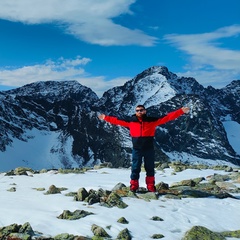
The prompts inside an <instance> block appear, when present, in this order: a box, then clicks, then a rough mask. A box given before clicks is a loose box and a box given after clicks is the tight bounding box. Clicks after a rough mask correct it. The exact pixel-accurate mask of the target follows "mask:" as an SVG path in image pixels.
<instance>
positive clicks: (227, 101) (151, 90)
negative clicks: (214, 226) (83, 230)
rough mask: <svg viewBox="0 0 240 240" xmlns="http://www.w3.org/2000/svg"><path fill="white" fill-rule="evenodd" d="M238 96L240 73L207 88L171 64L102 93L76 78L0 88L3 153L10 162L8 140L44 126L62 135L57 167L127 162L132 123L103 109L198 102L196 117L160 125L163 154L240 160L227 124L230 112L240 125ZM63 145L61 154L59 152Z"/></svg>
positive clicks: (127, 111)
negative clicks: (118, 121)
mask: <svg viewBox="0 0 240 240" xmlns="http://www.w3.org/2000/svg"><path fill="white" fill-rule="evenodd" d="M239 95H240V81H239V80H234V81H232V82H231V83H230V84H228V85H227V86H226V87H224V88H222V89H215V88H213V87H207V88H204V87H203V86H202V85H201V84H199V83H198V82H197V80H196V79H194V78H189V77H188V78H185V77H178V76H177V75H176V74H174V73H171V72H170V71H169V70H168V69H167V67H164V66H153V67H151V68H148V69H146V70H144V71H143V72H142V73H140V74H138V75H137V76H136V77H134V78H133V79H131V80H129V81H127V82H126V83H125V84H124V85H123V86H118V87H114V88H112V89H109V90H108V91H106V92H105V93H104V94H103V96H102V97H101V98H99V97H98V96H97V95H96V93H94V92H93V91H92V90H91V89H90V88H88V87H85V86H83V85H81V84H80V83H78V82H77V81H74V80H73V81H61V82H60V81H59V82H56V81H45V82H44V81H41V82H36V83H31V84H27V85H24V86H23V87H20V88H17V89H13V90H8V91H4V92H0V100H1V104H0V131H1V135H0V137H1V144H0V158H1V159H4V161H9V160H7V159H6V152H8V154H7V158H8V159H9V158H11V154H9V151H10V150H9V147H11V150H13V151H15V150H16V148H15V147H14V144H15V140H16V139H18V140H20V141H25V142H31V139H33V138H35V137H37V136H34V135H31V137H30V138H28V137H27V134H26V132H27V131H31V130H33V129H37V130H38V131H39V133H40V132H43V131H45V132H47V134H49V135H51V134H55V135H56V136H55V138H54V139H55V140H54V141H55V142H54V143H53V142H52V143H49V146H48V149H47V150H46V151H47V152H48V154H46V158H49V159H53V160H51V161H50V160H49V162H51V164H52V166H53V167H54V165H56V166H61V167H68V168H71V167H79V166H80V167H81V166H83V165H89V166H92V165H94V164H97V163H100V162H111V163H112V165H113V166H117V167H118V166H122V167H127V166H129V164H130V161H131V156H130V155H131V154H130V153H131V139H130V137H129V134H128V130H127V129H124V128H121V127H118V126H111V125H109V124H107V123H105V122H101V121H100V120H99V119H98V118H97V115H98V114H99V113H100V112H101V113H105V114H110V115H115V116H117V117H121V116H123V115H124V116H125V115H131V114H133V113H134V108H135V106H136V105H137V104H144V105H145V106H146V108H147V109H148V113H149V115H156V116H162V115H165V114H167V113H168V112H170V111H173V110H175V109H177V108H180V107H181V106H183V105H186V104H188V103H189V101H192V102H193V103H194V111H193V114H192V118H191V117H189V115H184V116H183V117H180V118H179V119H177V120H175V121H173V122H170V123H168V124H166V125H163V126H160V127H158V129H157V131H156V152H157V153H156V155H157V157H156V158H157V159H159V160H160V161H163V159H164V161H169V160H172V159H171V158H172V157H171V155H172V154H171V153H173V152H175V153H176V155H177V156H178V157H179V159H182V160H183V161H186V157H184V156H186V154H187V155H188V157H187V158H188V159H187V161H189V158H191V156H193V157H192V158H194V157H196V158H198V159H203V160H204V159H205V160H207V159H212V160H223V161H226V162H230V163H234V164H237V165H239V164H240V156H239V154H238V153H237V152H236V151H235V150H234V149H233V147H232V146H231V144H230V143H229V140H228V136H227V133H226V131H225V129H224V125H223V123H224V121H226V120H227V119H228V120H229V119H230V120H231V121H234V122H236V123H238V124H240V117H239V115H240V114H239V110H240V100H239ZM194 114H195V115H194ZM113 139H114V141H113ZM51 141H53V140H51ZM64 141H65V142H64ZM66 142H67V144H68V146H67V145H66ZM51 144H52V145H51ZM50 145H51V146H50ZM26 146H27V145H26ZM53 146H54V147H53ZM60 146H61V147H60ZM39 148H40V149H41V147H39ZM14 149H15V150H14ZM18 151H20V150H18ZM56 152H58V156H57V157H53V155H54V153H56ZM21 154H22V153H21ZM22 156H23V157H24V158H27V157H25V155H23V154H22ZM190 160H191V159H190ZM14 161H15V162H16V163H15V164H17V162H18V161H17V160H14ZM47 161H48V160H47ZM54 161H55V162H56V164H54ZM25 162H28V163H29V165H31V159H28V160H27V161H24V162H21V161H20V162H19V164H25ZM6 166H7V164H6Z"/></svg>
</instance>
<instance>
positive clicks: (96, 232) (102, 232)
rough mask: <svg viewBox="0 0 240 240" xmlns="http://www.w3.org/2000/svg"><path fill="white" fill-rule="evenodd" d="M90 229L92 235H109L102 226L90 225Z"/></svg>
mask: <svg viewBox="0 0 240 240" xmlns="http://www.w3.org/2000/svg"><path fill="white" fill-rule="evenodd" d="M91 230H92V232H93V234H94V236H97V237H110V236H109V235H108V233H107V232H106V231H105V230H104V229H103V228H102V227H99V226H97V225H96V224H93V225H92V227H91Z"/></svg>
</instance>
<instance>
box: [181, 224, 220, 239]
mask: <svg viewBox="0 0 240 240" xmlns="http://www.w3.org/2000/svg"><path fill="white" fill-rule="evenodd" d="M200 239H201V240H210V239H211V240H225V237H223V236H222V235H221V234H220V233H216V232H212V231H211V230H209V229H208V228H205V227H202V226H194V227H192V228H191V229H190V230H189V231H187V232H186V233H185V235H184V237H183V238H182V240H200Z"/></svg>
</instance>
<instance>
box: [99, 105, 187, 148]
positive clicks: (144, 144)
mask: <svg viewBox="0 0 240 240" xmlns="http://www.w3.org/2000/svg"><path fill="white" fill-rule="evenodd" d="M183 114H184V112H183V110H182V109H181V108H180V109H178V110H176V111H174V112H171V113H168V114H167V115H166V116H164V117H161V118H155V117H148V116H146V115H144V116H143V118H142V119H139V118H137V117H136V115H133V116H132V117H131V118H130V119H124V120H121V119H118V118H117V117H111V116H105V118H104V120H105V121H107V122H109V123H111V124H115V125H120V126H123V127H127V128H129V130H130V135H131V137H132V142H133V147H134V148H150V147H153V137H154V135H155V130H156V127H157V126H159V125H162V124H164V123H166V122H169V121H172V120H174V119H176V118H178V117H179V116H181V115H183Z"/></svg>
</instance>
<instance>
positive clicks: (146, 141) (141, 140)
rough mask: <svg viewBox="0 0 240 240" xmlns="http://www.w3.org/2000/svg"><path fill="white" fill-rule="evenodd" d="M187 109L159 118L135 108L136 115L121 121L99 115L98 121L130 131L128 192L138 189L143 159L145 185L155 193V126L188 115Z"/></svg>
mask: <svg viewBox="0 0 240 240" xmlns="http://www.w3.org/2000/svg"><path fill="white" fill-rule="evenodd" d="M188 112H189V108H188V107H182V108H180V109H178V110H176V111H174V112H171V113H168V114H167V115H166V116H164V117H161V118H155V117H148V116H147V111H146V109H145V107H144V106H143V105H138V106H137V107H136V113H135V114H134V115H133V116H132V117H131V118H130V119H129V120H121V119H118V118H117V117H113V116H106V115H105V114H101V115H99V116H98V117H99V119H101V120H105V121H107V122H109V123H111V124H115V125H120V126H123V127H127V128H129V130H130V135H131V137H132V143H133V151H132V168H131V176H130V178H131V180H130V190H131V191H133V192H136V191H137V190H138V188H139V182H138V180H139V177H140V171H141V165H142V159H144V168H145V170H146V179H145V180H146V185H147V189H148V191H150V192H155V190H156V188H155V177H154V160H155V157H154V144H153V142H154V135H155V129H156V127H157V126H159V125H161V124H164V123H166V122H169V121H171V120H174V119H176V118H178V117H180V116H181V115H183V114H184V113H188Z"/></svg>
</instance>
